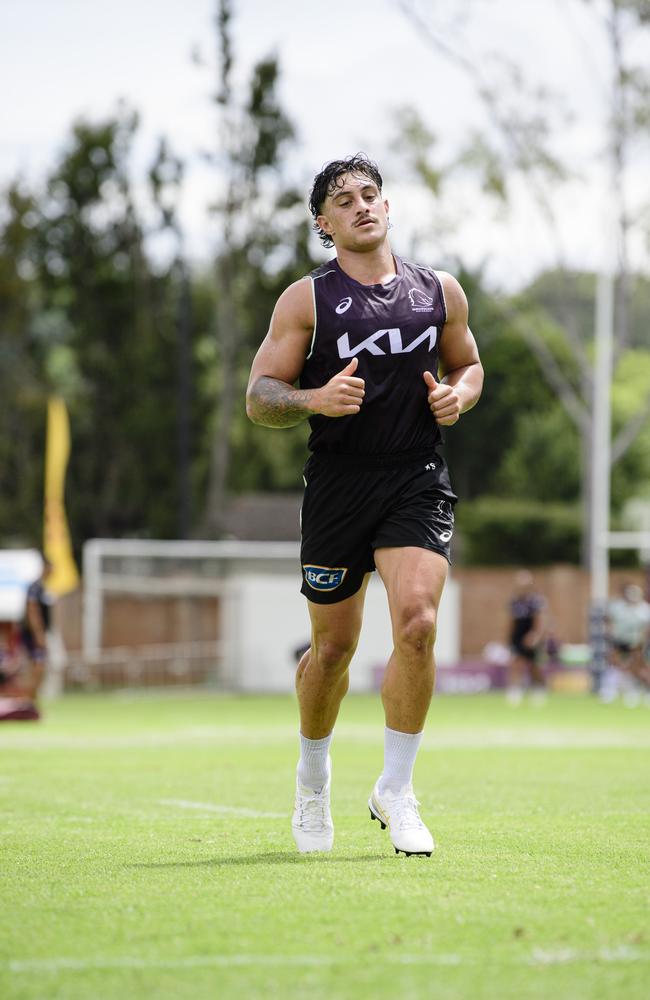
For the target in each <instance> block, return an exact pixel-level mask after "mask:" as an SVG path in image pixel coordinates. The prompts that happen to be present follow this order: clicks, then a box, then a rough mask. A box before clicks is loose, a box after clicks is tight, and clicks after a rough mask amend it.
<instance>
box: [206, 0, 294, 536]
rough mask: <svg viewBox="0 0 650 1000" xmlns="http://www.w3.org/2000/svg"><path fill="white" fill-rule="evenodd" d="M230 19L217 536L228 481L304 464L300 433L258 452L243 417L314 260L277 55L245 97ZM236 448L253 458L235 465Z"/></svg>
mask: <svg viewBox="0 0 650 1000" xmlns="http://www.w3.org/2000/svg"><path fill="white" fill-rule="evenodd" d="M231 19H232V5H231V3H230V0H218V7H217V16H216V25H217V40H218V66H219V88H218V92H217V94H216V96H215V103H216V105H217V108H218V110H219V118H218V120H219V136H218V153H216V154H211V155H210V160H211V162H212V163H213V164H214V166H215V167H216V168H217V169H218V171H219V173H220V177H221V186H222V190H223V194H222V196H221V198H220V199H219V201H218V203H217V205H216V207H215V211H216V216H217V218H218V220H219V224H220V233H219V244H220V246H219V252H218V255H217V259H216V263H215V278H216V313H215V327H216V337H217V345H218V357H217V362H218V376H219V377H218V386H217V387H215V388H216V389H217V391H216V393H215V398H216V400H217V407H216V410H215V420H214V425H213V427H212V429H211V445H210V466H209V478H208V484H207V491H206V502H205V507H204V512H203V517H202V530H203V531H204V532H205V533H207V534H210V535H213V534H216V535H219V534H221V533H222V531H223V516H224V511H225V504H226V496H227V491H228V488H229V486H231V485H232V486H234V487H235V488H237V487H239V488H242V487H244V486H247V485H252V484H253V483H254V482H257V483H258V485H267V486H272V485H288V484H289V483H290V482H295V478H294V477H295V473H296V469H295V462H294V461H290V464H289V465H287V464H286V459H288V458H289V457H290V456H293V457H295V453H296V450H297V449H296V444H297V443H298V442H299V441H302V440H303V437H302V435H301V434H300V431H298V433H295V432H294V433H293V434H290V435H286V436H284V438H285V439H284V440H282V441H280V440H279V439H278V438H277V437H274V442H273V448H272V452H271V453H269V449H268V447H267V446H266V445H265V446H264V447H263V448H261V449H257V454H255V450H256V449H254V448H253V450H252V451H251V450H250V448H251V446H252V445H253V444H254V442H256V441H266V435H264V434H259V433H256V434H252V433H251V431H250V429H249V428H248V426H247V424H246V423H245V422H243V420H242V418H243V416H244V414H243V400H244V389H245V376H246V373H247V371H248V368H249V366H250V361H251V358H252V354H253V353H254V351H255V350H256V348H257V346H258V345H259V342H260V341H261V339H262V337H263V336H264V334H265V333H266V328H267V326H268V322H269V319H270V316H271V312H272V308H273V305H274V303H275V299H276V298H277V295H278V294H279V291H281V289H282V287H284V285H281V282H284V283H285V284H286V283H288V282H289V281H291V280H294V279H295V278H296V277H298V276H300V275H301V274H304V273H305V271H308V270H310V269H311V268H312V267H313V266H314V263H313V262H312V261H311V259H310V258H309V253H308V250H307V238H306V231H307V225H306V222H305V221H304V219H303V218H302V217H300V218H298V217H297V216H296V213H295V208H296V205H297V203H298V202H299V196H298V195H297V194H296V192H295V191H293V190H292V189H290V188H288V187H287V185H286V183H285V182H284V181H283V178H282V165H283V163H282V154H283V153H284V150H285V148H286V146H287V144H288V143H289V141H290V140H291V139H292V138H293V136H294V129H293V126H292V124H291V122H290V121H289V119H288V118H287V116H286V115H285V113H284V111H283V110H282V108H281V107H280V105H279V103H278V99H277V83H278V77H279V67H278V63H277V60H276V59H275V58H268V59H265V60H262V61H261V62H259V63H257V65H256V66H255V67H254V69H253V72H252V76H251V79H250V81H249V84H248V88H247V91H246V97H245V99H244V100H243V101H240V100H239V98H238V95H237V93H236V91H235V89H234V88H233V86H232V72H233V63H234V57H233V51H232V31H231ZM261 326H262V329H260V327H261ZM233 446H235V447H236V448H237V452H238V454H239V455H242V457H245V459H246V461H245V462H243V463H241V464H240V463H239V462H235V463H233V461H232V458H233ZM247 449H248V452H247V454H244V452H245V451H246V450H247ZM254 469H255V470H256V471H253V470H254Z"/></svg>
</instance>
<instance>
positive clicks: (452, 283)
mask: <svg viewBox="0 0 650 1000" xmlns="http://www.w3.org/2000/svg"><path fill="white" fill-rule="evenodd" d="M435 274H436V277H437V278H438V281H439V282H440V285H441V287H442V291H443V294H444V296H445V302H446V304H447V318H448V319H451V320H453V319H458V318H459V317H463V316H467V313H468V305H467V296H466V295H465V292H464V291H463V288H462V285H461V284H460V282H459V281H458V279H457V278H454V276H453V274H450V273H449V271H436V272H435Z"/></svg>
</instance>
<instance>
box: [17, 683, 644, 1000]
mask: <svg viewBox="0 0 650 1000" xmlns="http://www.w3.org/2000/svg"><path fill="white" fill-rule="evenodd" d="M295 730H296V723H295V707H294V704H293V700H292V699H291V698H279V697H278V698H266V699H263V698H236V697H225V696H215V695H204V696H199V695H197V694H196V693H193V694H187V693H182V692H181V693H180V694H176V695H174V696H172V695H153V696H152V695H147V696H144V695H137V694H135V695H132V696H130V697H127V696H124V695H112V696H103V697H95V696H92V697H90V696H74V697H67V698H65V699H64V700H62V701H60V702H57V703H56V704H52V705H51V706H49V707H48V708H47V711H46V717H45V720H44V721H43V722H42V723H37V724H33V723H22V724H19V723H14V724H10V725H4V726H3V727H2V728H1V729H0V750H1V751H2V755H1V760H2V764H1V768H0V799H1V801H2V807H1V808H2V824H1V828H0V833H1V835H2V840H1V841H0V843H1V851H2V868H3V879H2V924H1V926H2V932H1V934H0V949H1V955H0V996H1V997H2V998H3V1000H18V998H21V1000H22V998H24V1000H28V998H29V1000H36V998H38V1000H56V998H66V1000H67V998H70V1000H72V998H75V1000H82V998H83V1000H112V998H120V1000H140V998H144V997H147V998H157V1000H158V998H170V1000H172V998H173V1000H181V998H186V997H187V998H192V1000H202V998H231V997H233V998H235V997H236V998H238V1000H251V998H257V997H259V998H262V997H276V996H277V997H296V998H298V997H301V998H302V997H310V998H323V1000H325V998H330V1000H332V998H339V997H345V998H347V997H350V998H366V997H368V998H370V997H373V998H378V997H379V998H384V997H385V998H391V1000H396V998H411V997H417V998H420V997H422V998H425V997H427V998H428V997H432V998H440V1000H447V998H449V1000H451V998H462V1000H482V998H485V1000H487V998H489V1000H501V998H517V1000H528V998H539V1000H542V998H543V1000H560V998H567V1000H581V998H587V997H588V998H612V1000H613V998H617V1000H618V998H625V1000H637V998H638V1000H641V998H643V1000H646V998H647V997H648V995H649V992H650V986H649V984H650V930H649V929H648V913H649V907H648V903H649V895H650V893H649V886H650V878H649V874H650V873H649V870H648V854H649V843H650V709H649V708H648V707H645V706H642V707H640V708H637V709H634V710H631V709H627V708H624V707H623V706H618V705H611V706H603V705H600V704H598V703H596V702H595V701H593V700H591V699H587V698H571V697H564V698H561V697H556V698H555V699H552V700H551V701H550V702H549V703H548V705H547V706H545V707H543V708H534V707H532V706H529V705H523V706H521V707H518V708H512V707H509V706H507V705H505V704H504V703H503V702H502V701H501V700H500V699H499V698H497V697H494V696H487V697H476V698H439V699H438V700H437V701H436V702H435V705H434V707H433V709H432V713H431V716H430V721H429V725H428V730H427V737H426V739H425V741H424V743H423V749H422V751H421V753H420V757H419V760H418V764H417V769H416V788H417V791H418V795H419V798H420V800H421V802H422V814H423V816H424V818H425V819H426V820H427V821H428V822H429V825H430V826H431V828H432V831H433V833H434V836H435V838H436V841H437V844H438V846H437V850H436V852H435V853H434V855H433V856H432V858H431V859H426V858H417V857H414V858H405V857H403V856H400V857H396V856H395V854H394V853H393V850H392V847H391V845H390V842H389V840H388V836H387V834H386V833H381V832H380V829H379V826H378V824H377V823H371V822H370V819H369V816H368V810H367V807H366V801H367V798H368V795H369V793H370V791H371V789H372V785H373V782H374V780H375V778H376V777H377V774H378V773H379V770H380V768H381V753H382V721H381V714H380V705H379V701H378V699H377V698H365V697H364V698H359V697H357V698H348V700H347V701H346V702H345V704H344V707H343V711H342V716H341V719H340V723H339V726H338V727H337V731H336V734H335V742H334V745H333V763H334V783H333V803H332V804H333V814H334V822H335V826H336V839H335V845H334V851H333V852H332V854H330V855H309V856H300V855H298V854H296V853H295V851H294V847H293V841H292V839H291V832H290V822H289V817H290V812H291V806H292V799H293V774H294V767H295V760H296V735H295Z"/></svg>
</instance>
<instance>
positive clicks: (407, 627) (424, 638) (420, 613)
mask: <svg viewBox="0 0 650 1000" xmlns="http://www.w3.org/2000/svg"><path fill="white" fill-rule="evenodd" d="M436 622H437V613H436V609H435V608H434V607H432V606H424V607H413V608H409V609H407V610H405V612H404V613H403V614H402V615H401V616H400V619H399V622H398V626H397V629H396V636H395V642H396V644H397V645H398V646H400V647H401V648H402V649H403V650H404V651H407V652H409V653H411V654H416V655H428V654H429V653H430V652H431V650H432V648H433V643H434V641H435V638H436Z"/></svg>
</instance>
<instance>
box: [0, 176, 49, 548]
mask: <svg viewBox="0 0 650 1000" xmlns="http://www.w3.org/2000/svg"><path fill="white" fill-rule="evenodd" d="M37 219H38V214H37V206H36V204H35V202H34V199H33V197H32V196H31V194H30V193H28V192H26V191H25V190H24V189H23V188H22V187H21V186H20V185H18V184H14V185H12V186H11V187H10V188H9V190H8V191H7V192H6V196H5V197H4V198H3V218H2V222H1V224H0V535H2V537H3V538H4V539H5V543H6V542H7V541H11V540H13V539H15V540H29V541H30V542H31V543H32V544H38V542H39V540H40V535H41V527H42V525H41V518H42V510H43V505H42V485H43V466H42V461H41V458H42V455H43V448H44V441H45V404H46V400H47V384H46V382H47V379H46V372H45V352H44V350H43V343H42V338H41V337H40V336H39V334H38V329H37V323H36V316H37V314H38V308H39V301H40V290H39V286H38V281H37V278H36V272H35V268H34V264H33V261H32V258H31V254H30V247H31V244H32V242H33V232H34V226H35V225H36V222H37ZM61 360H62V359H60V362H61Z"/></svg>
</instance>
